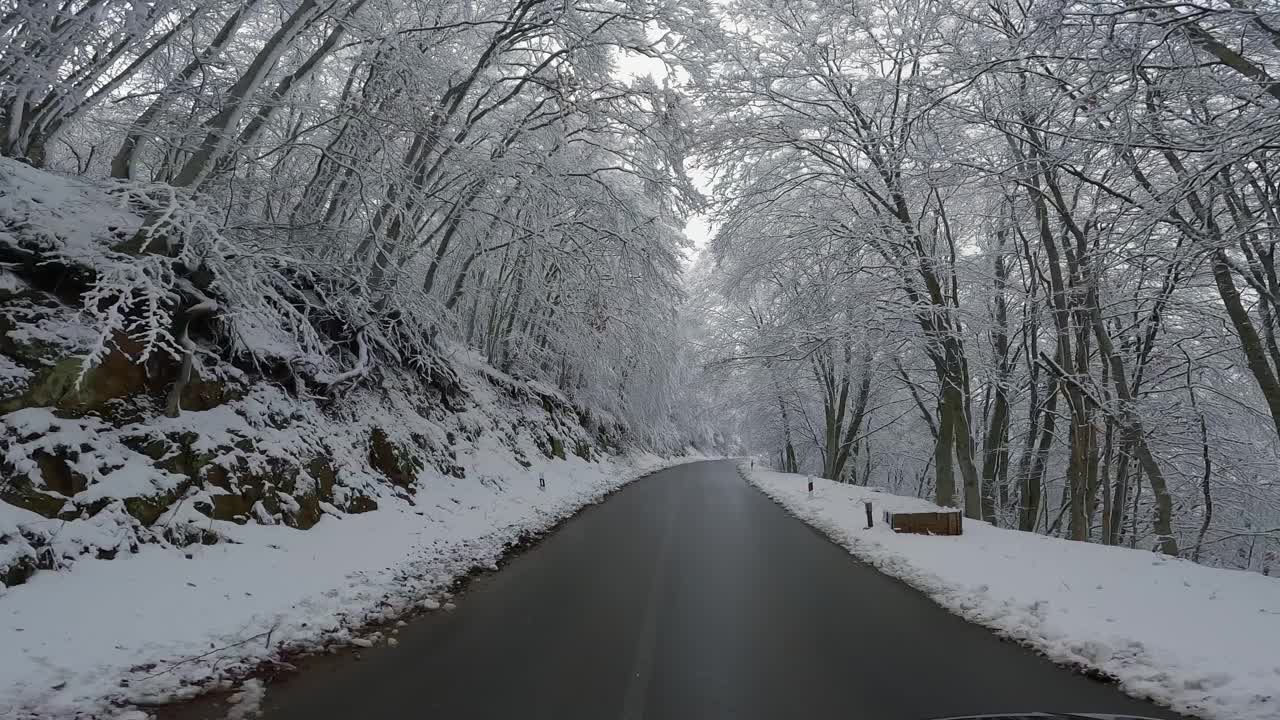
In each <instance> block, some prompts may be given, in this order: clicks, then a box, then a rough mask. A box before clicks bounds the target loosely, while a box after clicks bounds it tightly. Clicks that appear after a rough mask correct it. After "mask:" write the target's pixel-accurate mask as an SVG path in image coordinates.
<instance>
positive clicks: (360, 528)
mask: <svg viewBox="0 0 1280 720" xmlns="http://www.w3.org/2000/svg"><path fill="white" fill-rule="evenodd" d="M694 459H700V458H692V457H691V458H688V459H687V460H677V461H675V462H677V463H678V462H685V461H688V460H694ZM458 460H459V462H460V463H461V464H463V465H465V466H466V467H467V469H468V475H469V476H470V477H469V478H468V479H457V478H453V477H448V476H443V475H437V476H434V477H430V478H426V479H423V480H421V482H420V490H419V492H418V494H417V496H416V497H415V501H416V502H415V504H414V505H409V504H402V503H385V504H384V507H381V508H380V509H379V510H376V511H374V512H368V513H363V514H358V515H348V516H346V517H343V518H341V519H337V518H333V517H328V516H326V517H324V518H322V519H321V521H320V522H319V523H318V524H317V525H316V526H315V527H313V528H311V529H310V530H307V531H305V532H303V531H298V530H294V529H291V528H288V527H284V526H281V525H256V524H252V523H251V524H248V525H244V526H234V525H232V524H230V523H228V524H227V525H229V526H231V527H233V528H235V529H234V531H233V532H234V534H233V535H232V536H231V537H230V538H229V539H230V540H231V542H223V543H219V544H216V545H211V546H201V545H193V546H190V547H187V548H185V549H183V550H175V549H173V548H167V547H162V546H145V547H143V548H142V549H141V551H140V552H139V553H137V554H136V555H131V556H127V557H121V558H117V559H115V560H110V561H107V560H95V559H90V558H85V559H82V560H80V561H79V562H78V563H77V564H76V567H75V570H74V572H60V573H59V572H42V573H37V574H36V575H35V576H34V577H32V578H31V580H30V581H29V582H27V583H26V584H23V585H19V586H17V587H13V588H9V589H8V590H4V589H3V588H0V717H4V718H13V719H15V720H16V719H17V718H27V717H72V716H77V717H80V716H85V715H88V716H111V715H117V716H118V715H119V714H121V713H126V712H127V707H128V705H129V704H130V703H149V702H157V701H162V700H169V699H175V698H181V697H185V696H190V695H195V694H198V692H200V691H201V690H203V689H207V688H208V687H210V686H215V685H217V684H219V683H224V682H226V681H228V680H230V679H233V678H236V677H237V676H242V675H243V674H244V673H245V672H247V671H249V670H251V669H252V668H253V667H255V666H256V665H258V664H259V663H260V662H263V661H271V660H274V659H279V658H280V657H281V656H282V654H285V653H288V652H292V651H299V650H311V649H321V648H323V647H325V646H326V645H330V644H348V643H350V642H351V640H352V639H353V637H354V636H353V634H352V630H353V629H355V628H358V627H359V626H361V625H364V624H366V623H369V622H376V621H381V620H383V619H388V618H394V617H396V616H398V615H401V614H404V613H406V612H408V611H409V610H411V609H413V608H414V607H415V606H418V607H432V606H436V607H438V602H439V601H437V600H435V598H434V597H433V596H440V595H441V594H442V593H444V592H446V590H447V588H448V586H449V585H450V584H451V582H452V581H453V580H454V578H456V577H458V576H461V575H463V574H465V573H467V572H468V571H470V570H471V569H473V568H476V567H481V568H490V567H496V563H497V562H498V560H499V558H500V557H501V556H502V554H503V552H504V551H505V549H506V548H507V546H508V545H509V544H510V543H513V542H515V541H516V540H518V539H519V538H520V537H521V536H522V535H526V534H530V533H534V534H536V533H539V532H542V531H544V530H547V529H549V528H550V527H551V526H553V525H555V524H556V523H557V522H559V521H560V520H562V519H564V518H565V517H567V516H569V515H571V514H573V513H574V512H576V511H577V510H579V509H581V508H582V507H583V506H585V505H588V504H591V503H595V502H598V501H599V500H601V499H602V498H603V497H604V496H605V495H607V494H608V493H610V492H612V491H613V490H616V489H617V488H619V487H621V486H622V485H624V484H626V483H627V482H629V481H630V480H633V479H635V478H636V477H639V476H641V475H642V474H645V473H647V472H648V471H652V470H655V469H658V468H660V467H664V466H666V465H670V464H672V461H669V460H665V459H662V458H659V457H656V456H653V455H634V456H631V457H629V458H625V459H615V460H608V461H605V462H600V463H592V462H587V461H585V460H582V459H580V458H577V457H575V456H570V457H569V459H568V460H565V461H552V460H542V459H541V458H539V459H538V461H536V462H534V464H533V465H532V466H530V467H528V468H525V467H522V466H521V465H519V464H518V463H517V462H516V460H515V459H513V458H512V457H511V456H510V454H509V452H508V453H504V452H501V451H500V450H498V449H491V448H484V447H479V448H477V449H476V450H475V451H474V454H473V455H472V456H470V457H466V456H459V458H458ZM540 475H542V476H545V478H546V489H545V490H541V489H539V487H538V485H539V483H538V478H539V476H540ZM476 478H484V479H485V482H481V481H479V480H477V479H476ZM246 717H247V716H246Z"/></svg>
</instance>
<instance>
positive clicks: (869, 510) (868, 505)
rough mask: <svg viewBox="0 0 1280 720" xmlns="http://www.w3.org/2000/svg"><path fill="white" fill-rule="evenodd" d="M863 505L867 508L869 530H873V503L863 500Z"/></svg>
mask: <svg viewBox="0 0 1280 720" xmlns="http://www.w3.org/2000/svg"><path fill="white" fill-rule="evenodd" d="M862 504H863V506H865V507H866V508H867V529H868V530H870V529H871V526H872V524H873V523H872V522H871V501H870V500H863V501H862Z"/></svg>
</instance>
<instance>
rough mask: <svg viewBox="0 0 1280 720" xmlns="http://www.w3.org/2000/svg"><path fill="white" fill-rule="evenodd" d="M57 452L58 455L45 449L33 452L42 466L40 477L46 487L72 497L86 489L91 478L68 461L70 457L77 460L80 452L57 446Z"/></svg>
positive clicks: (40, 466)
mask: <svg viewBox="0 0 1280 720" xmlns="http://www.w3.org/2000/svg"><path fill="white" fill-rule="evenodd" d="M55 452H56V453H57V454H56V455H50V454H49V453H47V452H45V451H44V450H36V451H35V452H34V453H32V457H34V458H35V460H36V465H37V466H39V468H40V479H41V480H42V481H43V483H44V486H45V488H46V489H48V490H52V491H53V492H56V493H58V494H60V495H64V496H66V497H72V496H73V495H75V494H76V493H78V492H81V491H83V490H86V489H87V488H88V487H89V479H88V478H86V477H85V476H83V475H81V474H80V473H78V472H76V470H75V469H74V468H72V467H71V464H70V463H69V462H67V460H68V458H69V459H71V460H72V461H74V460H76V459H77V458H78V457H79V456H80V453H79V452H78V451H75V450H70V449H67V448H57V449H55Z"/></svg>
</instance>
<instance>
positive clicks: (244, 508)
mask: <svg viewBox="0 0 1280 720" xmlns="http://www.w3.org/2000/svg"><path fill="white" fill-rule="evenodd" d="M210 500H211V501H212V502H213V507H212V508H210V509H209V517H211V518H213V519H214V520H225V521H227V522H235V523H240V524H241V525H244V524H245V523H247V522H249V518H250V517H252V515H251V512H252V510H253V504H254V503H255V502H257V500H256V499H249V498H246V497H245V496H243V495H235V494H226V495H214V496H212V497H211V498H210Z"/></svg>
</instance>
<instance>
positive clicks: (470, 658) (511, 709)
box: [222, 462, 1177, 720]
mask: <svg viewBox="0 0 1280 720" xmlns="http://www.w3.org/2000/svg"><path fill="white" fill-rule="evenodd" d="M457 604H458V607H457V610H455V611H453V612H449V613H445V612H440V613H434V614H431V615H429V616H427V617H425V618H422V619H420V620H416V621H414V622H413V623H410V624H409V626H407V627H405V628H403V629H402V630H401V632H400V634H399V636H398V638H399V645H398V646H396V647H379V648H375V649H372V650H366V651H363V652H362V657H361V659H360V660H358V661H357V660H354V659H352V658H350V657H348V658H345V659H341V660H338V661H333V662H329V663H321V664H319V665H318V666H316V667H312V668H309V669H307V670H306V671H304V672H302V673H299V674H297V675H295V676H293V677H290V678H289V679H288V680H287V681H285V682H283V683H276V684H273V685H272V686H270V687H269V688H268V690H267V694H266V700H265V702H264V704H263V711H264V715H263V717H265V718H267V719H268V720H321V719H328V718H333V719H338V718H341V719H343V720H357V719H364V718H370V719H374V718H377V719H382V718H385V719H388V720H390V719H396V720H404V719H409V718H412V719H414V720H417V719H419V718H421V719H424V720H425V719H428V718H430V719H435V718H441V719H443V718H449V719H453V718H512V719H516V718H518V719H520V720H536V719H543V718H545V719H547V720H551V719H555V720H612V719H621V720H640V719H641V718H649V719H653V720H684V719H689V720H694V719H704V718H705V719H710V718H726V719H728V718H735V719H742V720H747V719H760V720H764V719H766V718H767V719H769V720H793V719H794V720H809V719H816V718H848V719H855V718H864V719H866V720H899V719H901V720H919V719H921V718H933V717H945V716H951V715H961V714H977V713H994V712H1007V711H1027V710H1052V711H1071V712H1094V713H1104V712H1105V713H1127V714H1133V715H1145V716H1150V717H1159V718H1172V717H1177V716H1175V715H1172V714H1169V713H1168V712H1167V711H1163V710H1161V709H1158V708H1156V707H1155V706H1153V705H1150V704H1147V703H1143V702H1140V701H1138V700H1134V699H1131V698H1129V697H1127V696H1125V695H1123V694H1122V693H1121V692H1120V691H1118V690H1116V689H1115V688H1113V687H1111V686H1108V685H1106V684H1103V683H1100V682H1096V681H1094V680H1090V679H1088V678H1085V677H1082V676H1079V675H1076V674H1073V673H1071V672H1070V671H1068V670H1065V669H1063V668H1060V667H1056V666H1054V665H1052V664H1051V663H1049V662H1047V661H1045V660H1043V659H1041V658H1039V657H1038V656H1036V655H1035V654H1034V653H1032V652H1030V651H1028V650H1026V649H1024V648H1021V647H1019V646H1017V645H1014V644H1012V643H1008V642H1004V641H1001V640H999V639H998V638H996V637H995V636H994V635H992V634H990V633H989V632H988V631H986V630H984V629H982V628H980V627H977V626H973V625H969V624H967V623H965V622H964V621H962V620H960V619H959V618H957V617H955V616H953V615H950V614H949V613H947V612H946V611H944V610H942V609H940V608H939V607H937V606H936V605H934V604H933V603H932V602H930V601H929V600H928V599H927V598H926V597H924V596H923V595H921V594H919V593H917V592H915V591H914V590H912V589H910V588H908V587H907V586H906V585H903V584H902V583H900V582H898V581H896V580H893V579H891V578H888V577H885V576H883V575H881V574H879V573H878V572H876V571H875V570H873V569H871V568H870V567H868V566H865V565H863V564H861V563H859V562H857V561H855V560H854V559H853V558H852V557H851V556H849V555H848V554H847V553H846V552H845V551H844V550H843V549H841V548H839V547H837V546H836V545H834V544H832V543H831V542H829V541H828V540H827V539H826V538H824V537H823V536H822V535H820V534H819V533H817V532H816V531H814V530H812V529H811V528H809V527H808V526H806V525H804V524H803V523H801V522H800V521H799V520H796V519H794V518H792V517H791V516H790V515H788V514H786V512H784V511H783V510H782V509H781V508H779V507H778V506H777V505H775V504H774V503H773V502H772V501H770V500H769V499H768V498H766V497H765V496H764V495H762V494H761V493H760V492H758V491H757V490H755V489H754V488H752V487H750V486H749V485H747V484H746V483H745V482H744V481H743V480H742V479H741V478H740V477H739V476H738V474H737V472H736V470H735V468H734V466H733V464H732V463H730V462H704V463H695V464H690V465H683V466H679V467H676V468H672V469H669V470H666V471H663V472H661V473H658V474H656V475H653V476H651V477H648V478H645V479H643V480H640V481H638V482H636V483H634V484H632V485H630V486H628V487H627V488H625V489H623V490H622V491H620V492H618V493H616V494H615V495H613V496H612V497H611V498H609V499H608V500H606V501H605V502H604V503H602V504H601V505H599V506H596V507H592V508H589V509H587V510H586V511H584V512H583V513H581V514H580V515H578V516H577V517H575V518H573V519H571V520H569V521H568V522H566V523H565V524H564V525H563V526H562V527H561V528H560V529H558V530H557V531H555V532H554V533H553V534H552V535H550V536H548V537H547V538H546V539H544V540H543V541H542V542H541V543H539V544H538V545H537V546H536V547H534V548H532V549H531V550H529V551H527V552H525V553H522V554H520V555H518V556H516V557H514V558H513V559H512V560H511V561H510V562H509V563H507V564H505V565H504V567H503V569H502V570H501V571H499V572H497V573H494V574H492V575H488V576H485V577H481V578H479V579H478V580H476V581H475V582H473V583H472V584H471V585H470V586H469V587H468V589H467V590H466V592H465V593H463V594H462V595H460V596H459V597H458V598H457ZM222 707H223V709H224V710H223V711H224V712H225V707H226V706H225V705H223V706H222Z"/></svg>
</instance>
